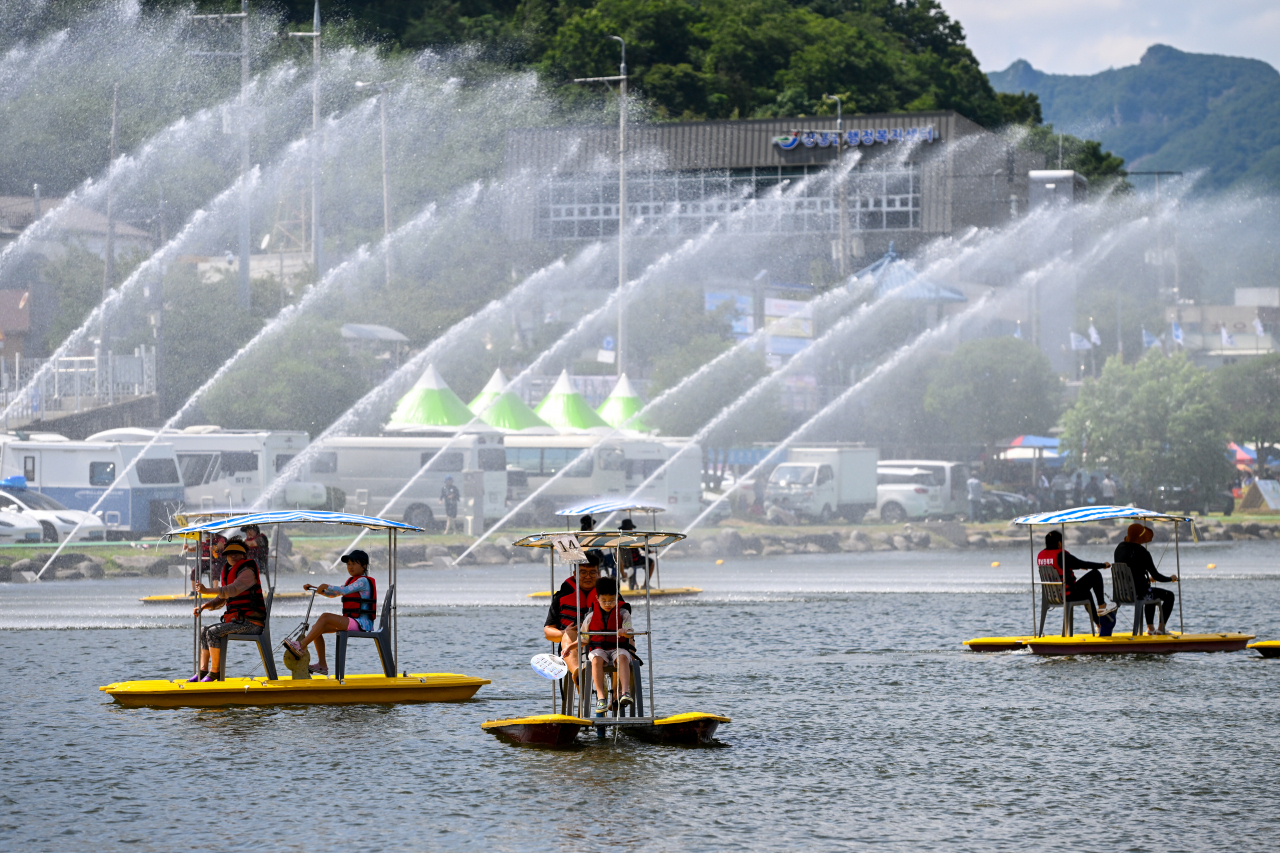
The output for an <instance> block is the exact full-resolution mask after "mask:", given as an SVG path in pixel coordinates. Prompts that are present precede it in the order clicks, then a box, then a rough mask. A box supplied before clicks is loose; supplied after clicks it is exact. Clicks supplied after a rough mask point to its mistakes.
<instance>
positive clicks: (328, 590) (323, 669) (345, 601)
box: [284, 549, 378, 675]
mask: <svg viewBox="0 0 1280 853" xmlns="http://www.w3.org/2000/svg"><path fill="white" fill-rule="evenodd" d="M342 562H344V563H346V564H347V574H349V575H350V576H351V580H349V581H347V583H346V585H345V586H329V584H327V583H322V584H320V585H319V586H312V585H311V584H309V583H308V584H303V585H302V588H303V589H306V590H311V589H314V590H315V591H316V592H318V593H320V594H321V595H323V596H325V597H326V598H337V597H338V596H341V597H342V613H341V614H338V613H321V614H320V618H319V619H317V620H316V623H315V624H314V625H312V626H311V630H310V631H308V632H307V636H305V637H303V638H302V642H301V643H299V642H298V641H296V640H285V641H284V644H285V645H286V646H288V647H289V651H291V652H293V653H294V654H295V655H297V656H298V657H299V658H301V657H303V654H304V651H305V649H306V647H307V646H309V645H311V644H312V643H315V644H316V652H317V653H318V654H319V656H320V660H319V661H318V662H316V663H313V664H311V665H310V666H308V667H307V669H308V670H309V671H310V672H313V673H316V674H319V675H328V674H329V661H328V660H327V659H326V658H325V647H324V635H325V634H332V633H335V632H337V631H372V630H373V618H374V616H375V615H377V612H376V608H377V600H378V599H377V595H378V585H377V582H376V581H374V579H373V578H372V577H370V576H369V555H368V554H366V553H365V552H364V551H361V550H359V549H357V550H355V551H352V552H351V553H350V554H347V555H346V556H345V557H343V558H342Z"/></svg>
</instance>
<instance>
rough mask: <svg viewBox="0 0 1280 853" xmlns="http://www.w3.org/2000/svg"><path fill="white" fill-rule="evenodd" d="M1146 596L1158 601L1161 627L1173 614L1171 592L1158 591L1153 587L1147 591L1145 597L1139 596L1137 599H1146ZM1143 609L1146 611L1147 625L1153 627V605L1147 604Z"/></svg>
mask: <svg viewBox="0 0 1280 853" xmlns="http://www.w3.org/2000/svg"><path fill="white" fill-rule="evenodd" d="M1148 596H1149V597H1151V598H1158V599H1160V624H1161V625H1163V624H1165V623H1166V622H1168V621H1169V617H1170V616H1171V615H1172V614H1173V599H1174V594H1173V592H1172V591H1171V590H1167V589H1159V588H1158V587H1154V586H1153V587H1151V588H1150V589H1148V590H1147V593H1146V595H1141V594H1140V595H1139V596H1138V597H1139V598H1147V597H1148ZM1143 609H1144V610H1146V611H1147V624H1148V625H1154V624H1155V622H1154V619H1155V615H1156V606H1155V605H1154V604H1148V605H1147V606H1146V607H1145V608H1143Z"/></svg>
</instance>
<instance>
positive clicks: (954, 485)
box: [880, 459, 969, 518]
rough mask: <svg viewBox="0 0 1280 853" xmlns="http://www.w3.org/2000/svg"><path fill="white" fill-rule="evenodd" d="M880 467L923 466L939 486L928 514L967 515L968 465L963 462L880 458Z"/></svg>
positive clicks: (936, 515) (943, 516)
mask: <svg viewBox="0 0 1280 853" xmlns="http://www.w3.org/2000/svg"><path fill="white" fill-rule="evenodd" d="M880 465H881V467H885V466H892V467H894V468H923V469H925V470H926V471H930V472H932V473H933V478H934V480H935V481H936V482H937V484H938V486H940V487H941V489H940V491H939V494H938V498H937V505H936V506H935V507H933V508H931V509H930V510H929V515H930V516H934V517H941V518H947V517H952V516H968V514H969V492H968V488H967V487H966V486H965V483H966V482H967V481H968V480H969V466H968V465H966V464H965V463H963V462H945V461H942V460H938V459H881V460H880Z"/></svg>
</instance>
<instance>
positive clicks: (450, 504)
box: [440, 477, 462, 535]
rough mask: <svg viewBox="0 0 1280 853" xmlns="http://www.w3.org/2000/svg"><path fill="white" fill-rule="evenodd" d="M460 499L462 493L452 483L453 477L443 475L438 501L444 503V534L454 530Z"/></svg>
mask: <svg viewBox="0 0 1280 853" xmlns="http://www.w3.org/2000/svg"><path fill="white" fill-rule="evenodd" d="M460 500H462V493H461V492H459V491H458V487H457V486H455V485H454V484H453V478H452V477H445V478H444V488H442V489H441V490H440V503H442V504H444V532H445V535H448V534H449V533H453V532H455V527H456V525H457V521H458V502H459V501H460Z"/></svg>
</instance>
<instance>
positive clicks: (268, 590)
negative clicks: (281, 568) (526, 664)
mask: <svg viewBox="0 0 1280 853" xmlns="http://www.w3.org/2000/svg"><path fill="white" fill-rule="evenodd" d="M246 524H257V525H258V526H260V527H261V526H265V525H277V526H279V525H282V524H328V525H345V526H352V527H363V528H365V529H366V530H378V531H382V530H385V531H386V533H387V582H388V585H387V588H386V591H385V593H384V594H383V597H382V601H381V602H379V607H381V608H382V609H381V611H380V613H379V620H380V621H379V628H378V631H377V632H375V633H377V634H379V635H381V636H380V637H378V638H375V639H377V645H378V656H379V658H380V659H381V661H382V668H383V672H382V673H381V674H373V675H345V677H343V678H337V677H333V678H330V677H327V676H312V677H311V678H307V679H300V678H291V677H289V676H287V675H286V676H277V674H276V667H275V661H274V654H275V652H276V650H277V649H278V648H279V646H278V645H277V646H272V645H271V636H270V634H271V607H272V602H273V600H274V599H275V585H276V581H277V580H278V578H277V577H275V576H274V575H271V574H270V573H269V569H268V567H262V572H261V577H262V578H263V579H264V580H265V581H266V583H267V585H266V587H265V588H264V593H265V597H266V599H267V602H268V604H267V625H266V627H265V628H264V630H263V633H262V637H263V641H262V642H261V643H255V644H256V645H258V649H259V653H260V654H261V656H262V664H263V667H264V668H265V669H266V671H267V675H266V676H265V677H257V678H226V679H223V680H219V681H209V682H188V681H186V680H183V679H179V680H172V681H170V680H161V679H147V680H137V681H119V682H115V683H113V684H108V685H106V686H105V687H100V688H98V689H99V690H101V691H102V692H104V693H106V694H107V695H108V696H110V697H111V698H112V699H114V700H115V701H116V702H117V703H119V704H121V705H124V706H126V707H143V706H145V707H155V708H208V707H218V706H225V705H337V704H355V703H388V702H395V703H399V702H461V701H465V700H467V699H470V698H471V697H472V696H474V695H475V693H476V691H477V690H479V689H480V688H481V687H483V686H484V685H486V684H488V683H489V680H488V679H485V678H476V677H473V676H470V675H460V674H458V673H452V672H407V671H400V670H399V669H397V664H398V663H399V661H400V651H399V648H400V647H399V636H398V630H397V629H398V622H399V620H398V618H397V608H396V563H397V560H396V546H397V542H398V537H399V534H400V532H402V531H421V528H418V527H413V526H411V525H408V524H403V523H401V522H398V521H391V520H389V519H385V518H375V517H372V516H364V515H351V514H348V513H341V512H309V511H297V512H295V511H284V512H263V513H253V514H248V515H241V516H231V517H223V518H218V519H214V520H212V521H205V522H203V523H199V524H194V525H187V526H183V527H180V528H178V529H175V530H171V531H169V533H168V534H166V538H172V537H175V536H177V537H182V538H186V539H194V540H196V542H197V543H201V544H202V542H201V540H203V539H204V537H212V536H213V535H214V534H215V533H218V532H220V531H226V530H236V529H238V528H240V527H242V526H244V525H246ZM276 546H277V548H278V547H279V535H278V530H277V536H276ZM196 552H197V554H198V553H199V548H198V547H197V551H196ZM193 575H194V573H193ZM190 582H191V584H192V593H191V594H190V598H189V599H188V600H189V601H193V600H194V597H195V596H194V584H195V578H194V576H193V577H192V579H191V581H190ZM200 628H201V617H200V615H199V614H197V615H196V616H195V617H194V624H193V626H192V632H193V633H192V637H193V640H194V643H193V646H194V648H193V654H194V656H195V660H194V662H193V663H194V664H195V666H196V668H198V664H199V653H200ZM364 636H368V635H364ZM280 645H282V644H280ZM226 659H227V653H226V652H224V653H223V655H222V661H223V669H224V670H225V668H226Z"/></svg>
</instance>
